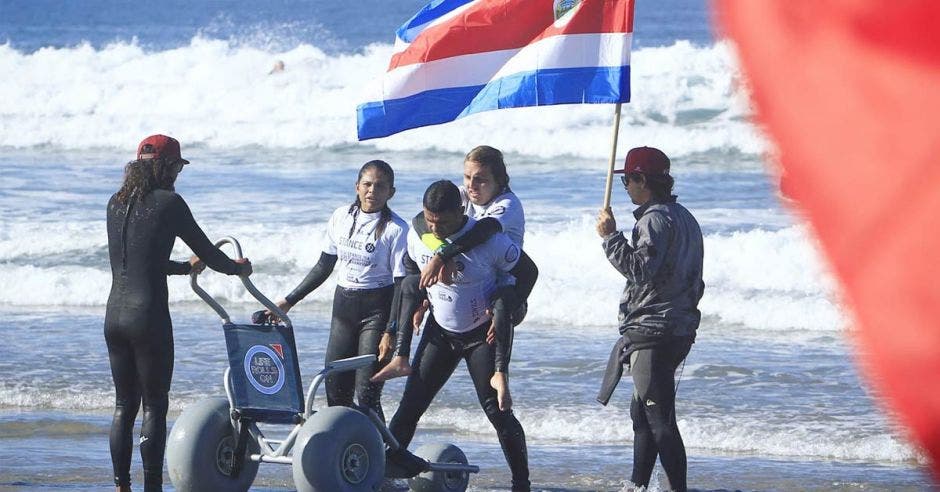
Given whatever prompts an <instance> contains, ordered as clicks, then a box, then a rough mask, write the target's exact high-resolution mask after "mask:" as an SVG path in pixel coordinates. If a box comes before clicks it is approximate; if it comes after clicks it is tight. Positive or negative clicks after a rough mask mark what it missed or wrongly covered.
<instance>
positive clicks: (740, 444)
mask: <svg viewBox="0 0 940 492" xmlns="http://www.w3.org/2000/svg"><path fill="white" fill-rule="evenodd" d="M514 410H515V413H516V414H517V416H518V417H519V420H520V421H521V422H522V423H523V425H524V426H525V431H526V437H527V438H528V439H529V440H531V441H538V440H548V441H555V442H591V443H597V444H619V443H628V442H631V441H632V440H633V429H632V427H631V425H630V417H629V415H630V412H629V408H617V407H614V406H610V407H600V406H598V405H594V406H565V407H561V406H549V407H541V408H531V407H526V406H525V404H524V402H520V403H518V404H517V405H516V407H515V408H514ZM421 425H422V426H425V427H436V428H445V429H455V430H456V431H457V432H463V433H472V434H478V435H491V434H493V429H492V426H491V425H490V423H489V421H488V420H487V419H486V418H485V416H484V415H483V414H482V412H481V411H480V410H479V409H454V408H447V409H441V408H437V409H435V408H433V407H432V408H431V410H430V411H429V412H428V414H427V415H426V416H425V417H424V418H422V420H421ZM679 429H680V431H681V432H682V438H683V440H684V441H685V445H686V447H688V448H689V449H691V450H695V449H700V450H710V451H718V452H727V453H743V454H754V455H758V456H778V457H788V458H804V459H805V458H807V457H811V458H817V459H837V460H866V461H882V462H905V461H913V460H916V461H920V462H922V463H923V462H925V459H924V457H923V456H922V455H920V454H919V453H917V452H916V451H915V450H914V449H913V448H911V446H909V445H908V444H907V443H905V442H904V440H903V439H901V438H900V437H898V436H896V435H892V434H890V433H887V434H873V433H860V432H856V429H853V428H850V427H846V426H834V425H830V426H824V425H821V424H819V423H814V424H811V425H803V424H801V423H799V422H794V423H793V424H792V425H783V426H780V425H773V426H769V425H767V423H766V422H765V421H763V420H761V418H760V415H734V416H727V417H725V418H709V417H701V416H696V417H695V418H687V419H681V420H680V421H679Z"/></svg>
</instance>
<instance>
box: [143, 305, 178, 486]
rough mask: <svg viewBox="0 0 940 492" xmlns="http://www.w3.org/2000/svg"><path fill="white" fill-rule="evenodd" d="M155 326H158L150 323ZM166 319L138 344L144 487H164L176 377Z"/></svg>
mask: <svg viewBox="0 0 940 492" xmlns="http://www.w3.org/2000/svg"><path fill="white" fill-rule="evenodd" d="M151 328H156V326H155V325H154V326H151ZM172 330H173V329H172V327H171V326H170V325H169V323H167V325H164V327H160V328H159V329H154V330H153V331H156V332H157V333H153V334H151V337H152V338H151V340H149V341H147V342H144V343H138V344H136V346H135V353H136V359H135V361H136V365H137V373H138V374H140V388H141V398H142V400H143V407H144V411H143V422H142V423H141V426H140V457H141V461H143V465H144V490H145V491H146V492H150V491H158V490H162V486H163V456H164V453H165V451H166V413H167V409H168V408H169V403H170V400H169V393H170V382H171V380H172V378H173V331H172Z"/></svg>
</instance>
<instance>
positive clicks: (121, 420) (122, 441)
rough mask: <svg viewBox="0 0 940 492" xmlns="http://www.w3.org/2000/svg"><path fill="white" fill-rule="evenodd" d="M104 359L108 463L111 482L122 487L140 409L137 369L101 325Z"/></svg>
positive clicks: (127, 348)
mask: <svg viewBox="0 0 940 492" xmlns="http://www.w3.org/2000/svg"><path fill="white" fill-rule="evenodd" d="M105 341H106V342H107V346H108V360H109V361H110V363H111V378H112V379H113V380H114V395H115V401H114V418H113V419H112V421H111V436H110V446H111V464H112V466H113V468H114V485H116V486H117V487H118V488H121V489H122V490H123V488H124V487H130V485H131V475H130V469H131V453H132V452H133V450H134V420H135V419H136V418H137V411H138V410H139V409H140V389H139V388H138V383H137V369H136V367H135V365H134V350H133V348H132V347H131V345H130V344H129V343H128V342H127V341H126V340H124V339H123V337H121V336H120V334H119V333H116V329H115V328H113V327H106V328H105Z"/></svg>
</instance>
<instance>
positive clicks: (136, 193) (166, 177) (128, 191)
mask: <svg viewBox="0 0 940 492" xmlns="http://www.w3.org/2000/svg"><path fill="white" fill-rule="evenodd" d="M175 164H176V162H172V163H171V162H168V161H167V160H166V159H164V158H162V157H158V158H155V159H138V160H136V161H131V162H128V163H127V165H126V166H124V183H123V184H122V185H121V189H120V190H118V192H117V199H118V201H119V202H121V203H123V204H127V203H128V202H139V201H141V200H143V199H144V197H145V196H147V195H148V194H150V192H151V191H153V190H158V189H159V190H168V191H174V187H173V184H174V183H175V182H176V175H175V174H174V173H173V171H172V170H173V165H175Z"/></svg>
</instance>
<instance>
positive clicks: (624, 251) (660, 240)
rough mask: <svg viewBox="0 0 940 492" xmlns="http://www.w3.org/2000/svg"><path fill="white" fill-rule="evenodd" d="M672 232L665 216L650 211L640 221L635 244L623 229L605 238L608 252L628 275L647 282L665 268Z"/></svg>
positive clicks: (637, 224)
mask: <svg viewBox="0 0 940 492" xmlns="http://www.w3.org/2000/svg"><path fill="white" fill-rule="evenodd" d="M672 233H673V232H672V227H671V224H670V222H669V220H668V219H667V218H666V217H665V215H663V214H662V213H660V212H655V211H649V212H647V213H645V214H644V215H642V216H641V217H640V219H639V220H637V223H636V226H635V227H634V230H633V244H632V245H631V244H630V241H628V240H627V238H626V237H625V236H624V234H623V233H622V232H614V233H611V234H608V235H607V236H605V237H604V242H603V247H604V253H605V254H606V255H607V260H608V261H610V264H611V265H613V267H614V268H615V269H617V271H618V272H620V273H621V274H622V275H623V276H624V277H626V278H627V279H630V280H632V281H634V282H646V281H648V280H650V279H652V278H653V277H654V276H655V275H656V273H657V272H658V271H659V269H660V268H661V267H662V265H663V261H664V260H665V257H666V254H665V253H666V250H667V249H668V247H669V242H670V240H671V237H672Z"/></svg>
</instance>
